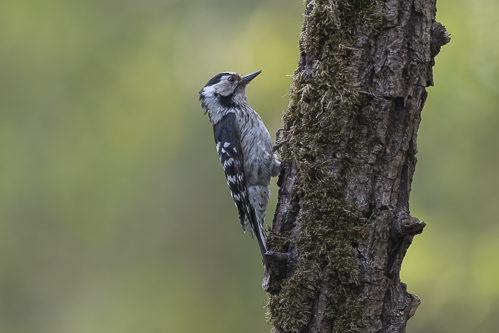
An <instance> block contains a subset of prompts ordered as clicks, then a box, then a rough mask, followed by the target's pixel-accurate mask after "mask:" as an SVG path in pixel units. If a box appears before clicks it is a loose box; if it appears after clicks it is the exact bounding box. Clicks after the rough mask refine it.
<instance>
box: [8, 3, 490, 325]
mask: <svg viewBox="0 0 499 333" xmlns="http://www.w3.org/2000/svg"><path fill="white" fill-rule="evenodd" d="M303 10H304V8H303V4H302V3H301V1H289V0H267V1H263V0H259V1H257V0H254V1H250V0H237V1H234V0H204V1H199V0H197V1H196V0H184V1H175V0H143V1H140V2H139V1H132V0H120V1H118V0H87V1H68V0H38V1H35V0H16V1H13V0H1V1H0V332H2V333H17V332H19V333H32V332H33V333H38V332H50V333H67V332H71V333H79V332H82V333H88V332H92V333H100V332H102V333H113V332H119V333H126V332H133V333H135V332H207V333H209V332H217V333H222V332H230V333H232V332H240V333H245V332H248V333H249V332H268V331H269V330H270V326H268V325H267V324H266V323H265V308H264V306H265V304H266V295H265V293H264V292H263V291H262V290H261V288H260V282H261V278H262V274H263V271H262V266H261V264H260V260H261V259H260V255H259V251H258V248H257V244H256V242H255V241H252V240H251V239H250V238H249V236H248V235H244V234H243V233H242V232H241V229H240V226H239V223H238V220H237V213H236V210H235V208H234V206H233V203H232V202H231V199H230V196H229V191H228V188H227V186H226V184H225V180H224V175H223V171H222V168H221V167H220V163H219V161H218V158H217V155H216V152H215V148H214V143H213V138H212V128H211V126H210V123H209V122H208V119H207V117H206V116H203V113H202V110H201V108H200V106H199V103H198V101H197V98H198V97H197V92H198V91H199V89H200V88H201V87H202V86H203V85H204V84H205V83H206V82H207V81H208V80H209V79H210V78H211V77H212V76H214V75H215V74H217V73H219V72H222V71H227V70H230V71H237V72H241V73H250V72H253V71H256V70H260V69H261V70H263V73H262V75H260V76H259V77H258V78H257V79H256V80H255V81H254V82H253V84H252V85H251V86H250V88H249V91H248V95H249V99H250V102H251V104H252V105H253V107H254V108H255V109H256V110H258V111H259V112H260V114H261V115H262V118H263V119H264V121H265V122H266V124H267V126H268V128H269V129H270V131H271V133H274V132H275V130H277V129H278V128H279V127H281V123H282V122H281V112H282V111H283V110H284V109H285V108H286V105H287V102H288V100H287V93H288V88H289V84H290V83H291V77H290V75H291V74H292V73H293V70H294V69H295V68H296V67H297V61H298V56H299V55H298V48H297V44H298V36H299V33H300V28H301V24H302V20H303V17H302V12H303ZM438 10H439V11H438V15H437V19H438V20H439V21H440V22H442V23H443V24H444V25H445V26H446V27H447V28H448V30H449V32H450V33H451V34H452V42H451V43H450V44H449V45H447V46H445V47H443V48H442V52H441V54H440V55H438V57H437V59H436V67H435V87H432V88H429V89H428V91H429V97H428V100H427V103H426V106H425V109H424V110H423V116H422V117H423V121H422V123H421V127H420V131H419V137H418V138H419V140H418V149H419V153H418V159H419V162H418V165H417V169H416V174H415V178H414V183H413V191H412V196H411V211H412V214H413V215H414V216H417V217H418V218H420V219H421V220H424V221H426V222H427V224H428V226H427V227H426V229H425V231H424V233H423V234H422V235H419V236H416V238H415V242H414V244H413V245H412V247H411V248H410V249H409V252H408V254H407V257H406V259H405V261H404V264H403V267H402V280H403V281H404V282H406V283H407V284H408V290H409V291H410V292H412V293H415V294H417V295H419V297H420V298H421V299H422V302H423V303H422V305H421V306H420V308H419V309H418V312H417V314H416V316H415V317H414V318H413V319H411V320H410V321H409V325H408V332H410V333H419V332H425V333H432V332H439V333H440V332H443V333H446V332H453V333H459V332H463V333H464V332H497V327H498V326H499V316H498V315H497V313H499V258H498V256H499V242H498V237H499V225H498V223H497V219H498V216H499V191H498V189H499V186H498V185H499V174H498V171H499V147H498V142H499V112H498V111H499V43H498V42H497V36H498V35H499V23H498V22H499V21H498V20H497V17H498V16H499V2H498V1H497V0H474V1H465V0H438ZM272 191H273V193H274V196H273V199H272V202H271V203H270V205H269V212H268V216H269V218H268V221H270V220H271V217H272V216H273V211H274V207H275V194H276V193H277V191H276V186H275V181H274V184H273V187H272Z"/></svg>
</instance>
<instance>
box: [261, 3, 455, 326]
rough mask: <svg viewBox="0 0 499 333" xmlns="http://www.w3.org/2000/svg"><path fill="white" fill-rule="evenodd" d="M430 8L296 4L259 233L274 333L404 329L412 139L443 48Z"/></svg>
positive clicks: (409, 302) (412, 304)
mask: <svg viewBox="0 0 499 333" xmlns="http://www.w3.org/2000/svg"><path fill="white" fill-rule="evenodd" d="M435 13H436V0H385V1H382V0H378V1H376V0H341V1H340V0H335V1H332V0H307V1H306V11H305V23H304V25H303V29H302V33H301V36H300V52H301V57H300V62H299V68H298V69H297V70H296V71H295V74H294V78H293V84H292V86H291V92H290V103H289V108H288V110H287V111H285V113H284V115H283V119H284V132H283V135H282V138H281V140H282V141H283V142H284V143H283V144H282V146H281V159H282V162H283V171H282V172H281V175H280V177H279V182H278V185H279V187H280V190H279V201H278V205H277V210H276V214H275V217H274V222H273V228H272V232H271V235H270V236H269V240H268V242H269V246H270V249H271V250H272V251H275V252H281V253H287V254H288V255H287V256H286V258H288V259H289V260H288V261H287V262H286V263H285V264H283V265H281V266H280V265H279V263H277V264H275V265H273V266H271V267H270V268H269V269H268V270H267V272H266V276H265V279H264V283H263V287H264V289H265V290H266V291H268V292H269V303H268V318H269V319H268V320H269V323H270V324H272V325H273V330H274V332H279V333H287V332H300V333H305V332H338V333H339V332H341V333H345V332H404V331H405V326H406V323H407V320H408V319H409V318H410V317H411V316H412V315H413V314H414V312H415V310H416V308H417V306H418V305H419V299H418V298H417V297H416V296H414V295H411V294H409V293H408V292H407V291H406V286H405V285H404V284H403V283H401V281H400V277H399V272H400V267H401V263H402V259H403V257H404V255H405V253H406V251H407V249H408V247H409V245H410V244H411V242H412V240H413V237H414V235H415V234H417V233H420V232H421V231H422V229H423V227H424V226H425V224H424V223H423V222H420V221H419V220H417V219H416V218H413V217H411V216H410V215H409V192H410V186H411V181H412V176H413V173H414V169H415V165H416V157H415V155H416V135H417V130H418V126H419V122H420V114H421V110H422V108H423V105H424V102H425V100H426V96H427V93H426V87H427V86H430V85H432V84H433V78H432V66H433V65H434V60H433V59H434V57H435V56H436V54H437V53H438V52H439V50H440V46H441V45H444V44H445V43H447V42H448V41H449V37H448V34H447V32H446V31H445V28H444V27H443V26H441V25H440V24H439V23H438V22H436V21H435Z"/></svg>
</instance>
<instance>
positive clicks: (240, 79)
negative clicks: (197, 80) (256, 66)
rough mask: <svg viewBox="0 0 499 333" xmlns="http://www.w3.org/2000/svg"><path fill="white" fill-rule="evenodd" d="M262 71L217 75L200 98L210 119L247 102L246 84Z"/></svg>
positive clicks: (202, 90)
mask: <svg viewBox="0 0 499 333" xmlns="http://www.w3.org/2000/svg"><path fill="white" fill-rule="evenodd" d="M261 72H262V71H258V72H254V73H251V74H248V75H245V76H242V75H241V74H238V73H234V72H224V73H220V74H217V75H215V76H214V77H213V78H212V79H211V80H210V81H208V83H207V84H206V85H205V86H204V87H203V89H201V91H200V92H199V100H200V101H201V106H202V107H203V109H204V112H205V113H208V115H209V117H210V120H211V121H212V122H214V123H216V119H218V118H220V119H221V118H222V117H223V116H224V115H225V114H226V113H228V112H230V110H231V109H233V108H234V107H236V106H238V105H243V104H244V103H247V101H246V86H247V85H248V83H250V82H251V80H253V79H254V78H255V77H257V75H258V74H260V73H261Z"/></svg>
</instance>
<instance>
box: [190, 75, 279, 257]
mask: <svg viewBox="0 0 499 333" xmlns="http://www.w3.org/2000/svg"><path fill="white" fill-rule="evenodd" d="M261 72H262V71H257V72H254V73H251V74H248V75H245V76H243V75H241V74H238V73H235V72H223V73H219V74H217V75H215V76H214V77H213V78H211V79H210V80H209V81H208V83H207V84H206V85H205V86H204V87H203V88H202V89H201V91H199V101H200V102H201V107H202V108H203V110H204V113H205V114H208V118H209V120H210V122H211V124H212V125H213V134H214V137H215V144H216V149H217V153H218V157H219V159H220V162H221V163H222V166H223V169H224V172H225V177H226V179H227V185H228V186H229V189H230V192H231V196H232V199H233V200H234V204H235V205H236V207H237V209H238V213H239V221H240V223H241V226H242V228H243V231H246V230H248V231H249V234H250V236H251V238H253V233H254V234H255V235H256V239H257V241H258V245H259V248H260V252H261V253H262V258H263V264H264V265H265V266H267V265H268V262H267V259H266V256H265V253H267V245H266V234H265V230H264V228H263V223H264V221H265V213H266V208H267V204H268V201H269V198H270V190H269V185H270V179H271V177H276V176H277V175H278V174H279V172H280V170H281V163H280V162H279V160H278V159H277V156H276V155H275V154H274V151H273V147H272V138H271V137H270V134H269V131H268V130H267V128H266V127H265V124H264V123H263V121H262V118H261V117H260V115H259V114H258V113H257V112H256V111H255V110H254V109H253V108H252V107H251V106H250V104H249V103H248V100H247V97H246V87H247V86H248V84H249V83H250V82H251V81H252V80H253V79H254V78H255V77H257V76H258V75H259V74H260V73H261Z"/></svg>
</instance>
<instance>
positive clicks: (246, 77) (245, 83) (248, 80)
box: [241, 71, 262, 85]
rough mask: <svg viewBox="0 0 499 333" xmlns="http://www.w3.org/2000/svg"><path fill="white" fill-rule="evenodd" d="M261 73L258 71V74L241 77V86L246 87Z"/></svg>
mask: <svg viewBox="0 0 499 333" xmlns="http://www.w3.org/2000/svg"><path fill="white" fill-rule="evenodd" d="M261 72H262V71H258V72H254V73H251V74H248V75H246V76H243V79H242V80H241V83H242V84H243V85H247V84H248V83H250V82H251V80H253V79H254V78H255V77H257V76H258V74H260V73H261Z"/></svg>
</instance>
